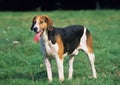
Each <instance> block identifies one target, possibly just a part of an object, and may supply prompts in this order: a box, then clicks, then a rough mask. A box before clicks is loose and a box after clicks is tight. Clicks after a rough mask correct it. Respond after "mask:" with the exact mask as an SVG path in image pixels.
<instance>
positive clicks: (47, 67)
mask: <svg viewBox="0 0 120 85" xmlns="http://www.w3.org/2000/svg"><path fill="white" fill-rule="evenodd" d="M45 65H46V70H47V77H48V80H49V81H50V82H52V67H51V59H48V58H47V57H46V58H45Z"/></svg>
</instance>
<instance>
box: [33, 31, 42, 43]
mask: <svg viewBox="0 0 120 85" xmlns="http://www.w3.org/2000/svg"><path fill="white" fill-rule="evenodd" d="M40 35H41V32H39V33H37V34H36V35H35V36H34V41H35V42H39V41H40Z"/></svg>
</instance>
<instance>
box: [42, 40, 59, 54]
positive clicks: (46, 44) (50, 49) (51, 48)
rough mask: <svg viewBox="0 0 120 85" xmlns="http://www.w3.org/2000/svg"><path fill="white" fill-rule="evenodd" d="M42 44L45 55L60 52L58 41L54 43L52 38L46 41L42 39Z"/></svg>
mask: <svg viewBox="0 0 120 85" xmlns="http://www.w3.org/2000/svg"><path fill="white" fill-rule="evenodd" d="M40 45H41V51H42V53H44V54H45V55H48V56H55V55H56V54H57V53H58V44H57V43H55V44H53V43H52V42H51V41H50V40H47V41H44V40H43V39H41V41H40Z"/></svg>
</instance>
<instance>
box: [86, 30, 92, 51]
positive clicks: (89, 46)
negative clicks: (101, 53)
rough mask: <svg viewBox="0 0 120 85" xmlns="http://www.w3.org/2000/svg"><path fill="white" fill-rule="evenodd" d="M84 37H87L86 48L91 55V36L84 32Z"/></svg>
mask: <svg viewBox="0 0 120 85" xmlns="http://www.w3.org/2000/svg"><path fill="white" fill-rule="evenodd" d="M86 35H87V41H86V42H87V47H88V51H89V52H90V53H93V49H92V43H93V42H92V36H91V34H90V33H89V32H86Z"/></svg>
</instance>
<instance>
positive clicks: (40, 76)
mask: <svg viewBox="0 0 120 85" xmlns="http://www.w3.org/2000/svg"><path fill="white" fill-rule="evenodd" d="M46 76H47V73H46V70H42V71H40V72H38V73H33V72H26V73H16V72H14V73H13V74H4V75H2V76H0V80H7V79H28V80H33V81H36V80H43V79H44V80H45V79H46Z"/></svg>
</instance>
